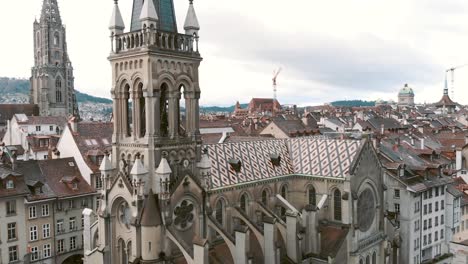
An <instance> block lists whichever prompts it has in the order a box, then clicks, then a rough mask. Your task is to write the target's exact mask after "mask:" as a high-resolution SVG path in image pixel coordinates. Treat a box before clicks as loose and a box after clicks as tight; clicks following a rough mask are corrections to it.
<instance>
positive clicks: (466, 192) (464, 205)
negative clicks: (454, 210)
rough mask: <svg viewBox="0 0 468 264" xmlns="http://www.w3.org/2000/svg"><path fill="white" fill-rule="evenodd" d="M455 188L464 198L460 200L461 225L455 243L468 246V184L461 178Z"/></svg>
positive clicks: (455, 236) (456, 233)
mask: <svg viewBox="0 0 468 264" xmlns="http://www.w3.org/2000/svg"><path fill="white" fill-rule="evenodd" d="M454 186H455V188H457V189H458V190H459V191H460V192H461V193H462V196H461V200H460V225H459V226H458V228H456V229H455V230H454V231H455V233H454V234H453V241H454V242H458V243H461V242H464V243H466V244H468V184H467V183H466V182H465V181H464V179H463V178H461V177H459V178H456V179H455V185H454Z"/></svg>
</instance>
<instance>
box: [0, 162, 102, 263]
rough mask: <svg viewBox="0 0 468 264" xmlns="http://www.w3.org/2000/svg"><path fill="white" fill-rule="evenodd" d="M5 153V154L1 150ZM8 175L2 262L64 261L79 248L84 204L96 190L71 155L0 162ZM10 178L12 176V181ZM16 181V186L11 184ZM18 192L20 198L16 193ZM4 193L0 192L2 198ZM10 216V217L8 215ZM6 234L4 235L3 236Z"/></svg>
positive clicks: (73, 256) (0, 170)
mask: <svg viewBox="0 0 468 264" xmlns="http://www.w3.org/2000/svg"><path fill="white" fill-rule="evenodd" d="M3 156H5V155H3ZM0 173H1V174H0V175H2V179H5V180H6V181H8V182H7V183H5V184H2V186H7V187H9V188H11V190H9V189H7V190H5V192H6V193H7V194H8V196H5V198H4V200H5V202H0V204H1V205H0V206H4V207H5V209H4V210H2V208H0V210H1V211H2V212H1V213H0V217H1V216H2V215H1V214H3V213H4V214H5V218H6V219H7V220H8V221H5V227H3V226H2V227H1V229H5V230H4V232H1V231H2V230H0V232H1V233H0V237H1V235H3V234H5V238H3V237H1V239H2V241H7V243H2V244H0V248H1V250H2V251H1V252H5V253H4V254H5V255H2V256H1V257H2V263H10V262H16V261H18V262H20V263H46V264H47V263H51V264H52V263H64V261H66V260H74V259H76V260H79V259H81V256H82V254H83V238H82V234H83V224H84V223H83V220H82V211H83V209H84V208H88V207H89V208H91V209H94V208H93V203H92V201H93V199H94V198H95V195H96V192H95V190H94V188H92V187H91V186H90V185H89V184H88V183H87V182H86V181H85V180H84V178H83V177H82V176H81V174H80V172H79V169H78V168H77V165H76V162H75V160H74V159H73V158H65V159H54V160H40V161H36V160H29V161H14V162H13V163H8V159H3V164H2V165H1V166H0ZM11 181H12V182H11ZM11 186H15V187H11ZM12 192H17V194H16V195H17V196H18V198H17V199H15V197H16V196H15V195H13V194H15V193H12ZM1 197H2V193H1V192H0V199H2V198H1ZM10 219H11V220H10ZM3 239H5V240H3Z"/></svg>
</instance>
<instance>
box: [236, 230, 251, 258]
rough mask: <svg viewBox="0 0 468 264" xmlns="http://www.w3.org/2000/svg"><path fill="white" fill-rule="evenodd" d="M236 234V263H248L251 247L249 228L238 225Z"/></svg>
mask: <svg viewBox="0 0 468 264" xmlns="http://www.w3.org/2000/svg"><path fill="white" fill-rule="evenodd" d="M235 234H236V253H235V256H234V263H235V264H247V251H248V249H249V229H248V228H247V227H246V226H243V227H237V228H236V229H235Z"/></svg>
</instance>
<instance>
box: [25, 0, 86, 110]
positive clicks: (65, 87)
mask: <svg viewBox="0 0 468 264" xmlns="http://www.w3.org/2000/svg"><path fill="white" fill-rule="evenodd" d="M33 25H34V26H33V27H34V67H33V68H32V71H31V73H32V74H31V79H30V82H31V93H30V103H33V104H37V105H38V106H39V111H40V115H42V116H67V117H68V116H70V115H73V116H75V117H77V118H79V112H78V105H77V102H76V96H75V90H74V77H73V67H72V63H71V61H70V59H69V57H68V51H67V42H66V30H65V27H64V26H63V25H62V19H61V17H60V12H59V7H58V4H57V0H44V1H43V4H42V11H41V18H40V20H39V22H37V21H34V24H33Z"/></svg>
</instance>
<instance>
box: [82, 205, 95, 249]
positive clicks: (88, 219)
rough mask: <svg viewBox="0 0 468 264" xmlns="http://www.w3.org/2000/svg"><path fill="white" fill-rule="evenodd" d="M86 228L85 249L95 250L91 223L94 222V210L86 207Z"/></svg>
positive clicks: (84, 234) (84, 212)
mask: <svg viewBox="0 0 468 264" xmlns="http://www.w3.org/2000/svg"><path fill="white" fill-rule="evenodd" d="M83 220H84V230H83V249H84V253H85V255H86V252H88V251H91V250H93V245H92V243H93V240H94V239H93V235H92V232H91V225H92V224H93V223H92V222H93V210H91V209H89V208H86V209H84V210H83Z"/></svg>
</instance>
